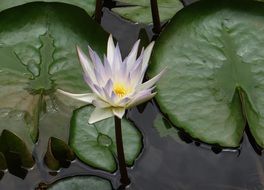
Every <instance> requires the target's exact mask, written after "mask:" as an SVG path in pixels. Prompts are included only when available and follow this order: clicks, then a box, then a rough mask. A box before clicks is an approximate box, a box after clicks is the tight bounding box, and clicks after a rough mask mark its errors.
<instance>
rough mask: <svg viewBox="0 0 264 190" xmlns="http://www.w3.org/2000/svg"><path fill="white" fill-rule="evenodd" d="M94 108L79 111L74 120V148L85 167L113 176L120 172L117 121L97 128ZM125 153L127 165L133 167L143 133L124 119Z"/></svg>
mask: <svg viewBox="0 0 264 190" xmlns="http://www.w3.org/2000/svg"><path fill="white" fill-rule="evenodd" d="M93 109H94V108H93V107H92V106H87V107H83V108H80V109H78V110H76V111H75V112H74V114H73V117H72V124H71V132H70V146H71V147H72V148H73V150H74V152H75V153H76V155H77V156H78V157H79V158H80V159H81V160H82V161H83V162H85V163H87V164H88V165H90V166H93V167H95V168H99V169H103V170H106V171H109V172H114V171H115V170H116V161H115V157H116V155H117V153H116V143H115V126H114V118H108V119H105V120H102V121H100V122H97V123H95V124H93V125H90V124H89V123H88V118H89V117H90V114H91V112H92V111H93ZM122 133H123V144H124V153H125V159H126V163H127V165H129V166H131V165H132V164H133V162H134V160H135V159H136V158H137V156H138V155H139V153H140V151H141V148H142V137H141V134H140V132H139V131H138V130H137V129H136V128H135V127H134V126H133V125H132V124H131V123H130V122H129V121H127V120H126V119H122Z"/></svg>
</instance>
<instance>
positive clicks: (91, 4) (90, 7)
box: [0, 0, 96, 16]
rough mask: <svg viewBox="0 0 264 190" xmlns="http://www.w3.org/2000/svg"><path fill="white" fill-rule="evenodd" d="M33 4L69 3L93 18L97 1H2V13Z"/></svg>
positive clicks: (0, 5) (0, 9)
mask: <svg viewBox="0 0 264 190" xmlns="http://www.w3.org/2000/svg"><path fill="white" fill-rule="evenodd" d="M31 2H47V3H51V2H57V3H67V4H70V5H75V6H78V7H80V8H82V9H84V10H85V11H86V12H87V13H88V14H89V15H90V16H92V15H93V13H94V11H95V2H96V0H1V3H0V11H3V10H6V9H9V8H12V7H16V6H19V5H23V4H26V3H31Z"/></svg>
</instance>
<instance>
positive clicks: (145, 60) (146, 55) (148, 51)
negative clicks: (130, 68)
mask: <svg viewBox="0 0 264 190" xmlns="http://www.w3.org/2000/svg"><path fill="white" fill-rule="evenodd" d="M153 46H154V42H151V43H150V44H149V45H148V47H147V48H146V50H145V52H144V57H143V63H142V70H146V68H147V67H148V62H149V58H150V55H151V52H152V49H153ZM144 72H145V71H144Z"/></svg>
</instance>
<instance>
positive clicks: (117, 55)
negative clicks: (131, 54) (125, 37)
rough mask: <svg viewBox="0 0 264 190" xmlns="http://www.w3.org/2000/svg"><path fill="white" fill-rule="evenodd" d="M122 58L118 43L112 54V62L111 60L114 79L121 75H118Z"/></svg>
mask: <svg viewBox="0 0 264 190" xmlns="http://www.w3.org/2000/svg"><path fill="white" fill-rule="evenodd" d="M122 63H123V62H122V56H121V52H120V49H119V45H118V43H117V44H116V48H115V54H114V60H113V64H112V71H113V74H114V77H115V78H116V77H119V76H120V75H121V73H120V67H121V64H122Z"/></svg>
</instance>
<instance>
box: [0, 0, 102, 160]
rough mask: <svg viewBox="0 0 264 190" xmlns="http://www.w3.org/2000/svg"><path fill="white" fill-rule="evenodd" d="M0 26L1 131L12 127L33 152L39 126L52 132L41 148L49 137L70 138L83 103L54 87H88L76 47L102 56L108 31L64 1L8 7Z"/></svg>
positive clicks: (78, 90) (79, 90) (0, 17)
mask: <svg viewBox="0 0 264 190" xmlns="http://www.w3.org/2000/svg"><path fill="white" fill-rule="evenodd" d="M69 13H71V14H69ZM0 25H1V26H2V27H1V28H0V58H1V59H0V88H1V91H0V132H2V131H3V130H5V129H8V130H9V131H11V132H12V133H14V134H15V135H17V136H18V137H19V138H20V139H22V140H23V141H24V143H25V144H26V146H27V148H28V149H29V150H30V151H31V150H32V149H33V145H34V143H33V142H36V141H37V139H38V134H39V126H41V128H42V129H41V131H49V133H47V134H46V136H44V137H42V139H41V143H45V145H41V146H46V147H47V145H48V140H49V138H50V137H51V136H54V137H56V138H59V139H61V140H64V141H65V142H67V140H68V133H69V123H70V117H71V113H72V110H74V109H76V108H77V107H79V106H80V104H79V103H77V102H75V101H73V100H72V99H70V98H67V97H65V96H63V95H62V94H60V93H55V92H56V89H57V88H60V89H63V90H66V91H70V92H74V93H82V92H88V91H89V88H88V86H87V85H86V84H85V82H84V81H83V77H82V68H81V66H80V64H79V61H78V56H77V53H76V45H77V44H78V45H79V46H80V47H81V48H83V49H84V47H85V48H87V45H90V46H91V47H93V48H94V49H95V50H96V51H97V52H98V53H99V54H100V55H102V54H103V52H105V49H106V48H105V47H106V45H105V44H106V41H107V35H106V33H105V32H104V31H103V30H102V29H101V27H100V26H99V25H98V24H96V23H95V22H94V21H93V20H92V19H91V18H90V17H89V16H88V15H87V14H86V13H85V11H83V10H82V9H80V8H78V7H75V6H70V5H67V4H61V3H29V4H26V5H23V6H19V7H15V8H11V9H8V10H5V11H3V12H1V13H0ZM48 135H49V136H48ZM41 150H43V151H45V150H47V149H46V148H42V149H41ZM44 153H45V152H44ZM40 155H43V154H40Z"/></svg>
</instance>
